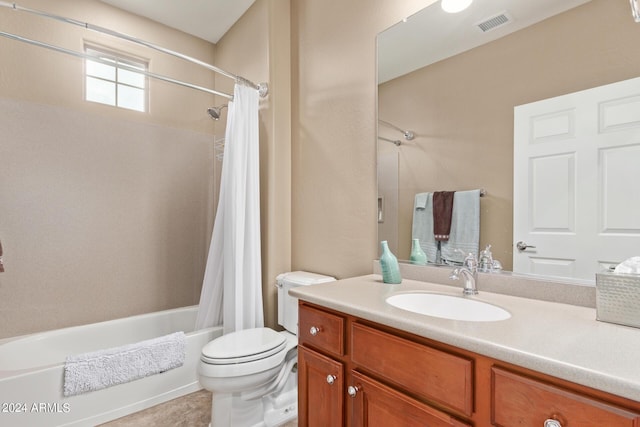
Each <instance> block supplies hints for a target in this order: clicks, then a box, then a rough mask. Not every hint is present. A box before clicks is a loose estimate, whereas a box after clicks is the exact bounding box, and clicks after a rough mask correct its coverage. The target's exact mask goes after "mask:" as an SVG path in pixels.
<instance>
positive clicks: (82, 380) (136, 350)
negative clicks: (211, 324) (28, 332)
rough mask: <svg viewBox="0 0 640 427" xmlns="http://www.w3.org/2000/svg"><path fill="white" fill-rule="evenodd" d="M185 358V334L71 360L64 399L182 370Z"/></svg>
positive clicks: (66, 367) (87, 354) (66, 370)
mask: <svg viewBox="0 0 640 427" xmlns="http://www.w3.org/2000/svg"><path fill="white" fill-rule="evenodd" d="M184 358H185V335H184V332H176V333H173V334H169V335H165V336H162V337H158V338H153V339H150V340H146V341H140V342H138V343H135V344H128V345H125V346H121V347H114V348H110V349H106V350H98V351H94V352H90V353H83V354H79V355H75V356H69V357H67V360H66V362H65V367H64V395H65V396H74V395H76V394H81V393H86V392H89V391H94V390H100V389H103V388H106V387H111V386H114V385H117V384H122V383H126V382H129V381H133V380H137V379H140V378H144V377H147V376H149V375H153V374H159V373H162V372H165V371H168V370H169V369H174V368H178V367H180V366H182V365H183V364H184Z"/></svg>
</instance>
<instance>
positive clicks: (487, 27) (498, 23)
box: [476, 12, 513, 33]
mask: <svg viewBox="0 0 640 427" xmlns="http://www.w3.org/2000/svg"><path fill="white" fill-rule="evenodd" d="M511 21H513V18H511V15H509V13H508V12H502V13H499V14H497V15H495V16H492V17H491V18H487V19H485V20H484V21H482V22H479V23H477V24H476V26H477V27H478V28H480V30H482V32H483V33H486V32H487V31H491V30H495V29H496V28H498V27H502V26H504V25H507V24H509V23H510V22H511Z"/></svg>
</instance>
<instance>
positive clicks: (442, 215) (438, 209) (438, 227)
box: [433, 191, 455, 242]
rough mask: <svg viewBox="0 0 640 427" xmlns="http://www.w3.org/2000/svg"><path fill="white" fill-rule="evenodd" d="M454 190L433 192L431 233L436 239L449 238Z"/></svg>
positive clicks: (443, 239)
mask: <svg viewBox="0 0 640 427" xmlns="http://www.w3.org/2000/svg"><path fill="white" fill-rule="evenodd" d="M454 193H455V192H454V191H436V192H435V193H433V234H434V236H435V239H436V240H438V241H441V242H442V241H447V240H449V233H450V232H451V213H452V210H453V195H454Z"/></svg>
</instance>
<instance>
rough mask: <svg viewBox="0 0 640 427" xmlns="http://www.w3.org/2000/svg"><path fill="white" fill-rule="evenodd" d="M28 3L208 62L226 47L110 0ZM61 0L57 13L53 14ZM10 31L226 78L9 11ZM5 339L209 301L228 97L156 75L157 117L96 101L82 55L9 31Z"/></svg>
mask: <svg viewBox="0 0 640 427" xmlns="http://www.w3.org/2000/svg"><path fill="white" fill-rule="evenodd" d="M20 5H22V6H25V7H30V8H34V9H39V10H46V11H50V12H53V13H56V14H60V15H65V16H69V17H73V18H75V19H78V20H82V21H88V22H91V23H92V24H96V25H100V26H104V27H108V28H112V29H114V30H116V31H120V32H123V33H126V34H130V35H133V36H135V37H139V38H142V39H145V40H149V41H152V42H154V43H157V44H159V45H162V46H165V47H168V48H169V49H173V50H176V51H180V52H184V53H186V54H188V55H191V56H194V57H197V58H199V59H202V60H203V61H206V62H210V63H211V62H214V60H215V46H214V45H212V44H210V43H207V42H205V41H203V40H200V39H197V38H194V37H191V36H187V35H185V34H183V33H181V32H179V31H174V30H170V29H168V28H167V27H164V26H162V25H158V24H155V23H153V22H151V21H148V20H145V19H141V18H139V17H136V16H133V15H130V14H126V13H122V12H120V11H118V10H117V9H114V8H111V7H109V6H107V5H105V4H104V3H101V2H98V1H97V0H85V1H74V0H58V1H56V2H50V1H44V0H25V1H24V2H20ZM53 6H55V10H53ZM0 27H1V28H2V29H3V30H4V31H9V32H13V33H16V34H20V35H23V36H25V37H29V38H33V39H37V40H41V41H44V42H47V43H50V44H54V45H59V46H62V47H65V48H67V49H71V50H75V51H82V49H83V40H87V41H91V42H93V43H99V44H102V45H105V46H108V47H110V48H113V49H117V50H122V51H125V52H128V53H130V54H133V55H137V56H140V57H144V58H148V59H149V60H150V71H152V72H154V73H158V74H164V75H169V76H171V77H174V78H177V79H181V80H185V81H189V82H191V83H195V84H198V85H202V86H206V87H213V85H214V83H215V80H214V76H213V73H211V72H210V71H207V70H204V69H203V68H200V67H197V66H195V65H192V64H188V63H186V62H185V61H182V60H179V59H176V58H172V57H167V55H163V54H160V53H157V52H155V51H151V50H149V49H146V48H142V47H139V46H136V45H133V44H131V43H127V42H123V41H118V40H117V39H114V38H112V37H108V36H104V35H101V34H98V33H96V32H91V31H87V30H83V29H82V28H80V27H73V26H71V25H68V24H64V23H60V22H55V21H52V20H47V19H45V18H41V17H36V16H33V15H28V14H25V13H22V12H16V11H12V10H10V9H6V8H0ZM0 52H1V56H2V60H1V61H0V76H1V77H0V101H1V105H2V109H3V110H2V115H1V119H0V120H1V125H0V135H1V136H0V182H1V183H2V184H1V186H0V188H2V191H0V239H1V240H2V244H3V248H4V252H5V255H4V262H5V266H6V272H5V273H2V274H0V337H7V336H14V335H19V334H24V333H29V332H33V331H39V330H46V329H54V328H58V327H64V326H70V325H76V324H83V323H90V322H95V321H99V320H105V319H111V318H117V317H123V316H127V315H131V314H138V313H144V312H149V311H156V310H161V309H166V308H172V307H179V306H185V305H190V304H195V303H197V301H198V298H199V295H200V287H201V284H202V274H203V271H204V262H205V259H206V258H205V257H206V250H207V248H208V241H209V238H210V235H211V224H212V217H213V201H214V200H213V194H214V188H213V175H214V170H213V168H214V167H215V164H214V161H213V144H212V139H213V133H214V132H215V125H214V123H213V122H212V121H211V119H209V118H208V116H207V115H206V113H205V110H206V108H207V107H209V106H211V105H212V104H213V103H214V96H213V95H211V94H207V93H202V92H198V91H194V90H192V89H186V88H181V87H180V88H179V87H176V86H174V85H170V84H167V83H164V82H159V81H155V80H151V81H150V82H149V86H150V94H151V95H150V108H149V113H147V114H145V113H138V112H131V111H125V110H120V109H116V108H113V107H109V106H104V105H100V104H95V103H87V102H85V101H84V100H83V76H82V73H83V62H82V60H81V59H78V58H74V57H71V56H67V55H64V54H61V53H57V52H52V51H49V50H46V49H43V48H39V47H35V46H30V45H27V44H24V43H20V42H17V41H13V40H8V39H5V38H2V39H0Z"/></svg>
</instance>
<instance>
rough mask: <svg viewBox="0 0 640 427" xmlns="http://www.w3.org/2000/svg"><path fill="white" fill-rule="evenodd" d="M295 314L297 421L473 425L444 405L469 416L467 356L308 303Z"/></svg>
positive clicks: (301, 423)
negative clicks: (412, 339)
mask: <svg viewBox="0 0 640 427" xmlns="http://www.w3.org/2000/svg"><path fill="white" fill-rule="evenodd" d="M299 313H300V314H299V316H300V319H299V326H298V340H299V346H298V396H299V402H298V425H299V426H301V427H304V426H309V427H315V426H322V427H325V426H330V427H340V426H353V427H356V426H385V427H387V426H403V427H404V426H407V427H409V426H429V427H470V426H471V424H468V423H465V422H464V421H461V420H460V419H458V418H457V417H455V416H452V415H451V414H449V413H447V412H445V411H444V410H442V408H451V410H452V412H456V411H457V412H464V413H467V414H468V415H471V413H472V403H473V399H472V376H473V372H472V362H471V361H470V360H468V359H465V358H461V357H457V356H453V355H450V354H448V353H444V352H442V351H438V350H435V349H432V348H430V347H428V346H425V345H422V344H419V343H416V342H413V341H411V340H407V339H404V338H399V337H397V336H394V335H392V334H389V333H387V332H384V331H380V330H378V329H376V328H374V327H371V326H370V325H367V324H362V323H360V322H359V321H358V320H357V319H355V318H352V317H350V316H347V315H343V314H340V313H336V312H331V311H327V310H323V309H321V308H319V307H315V306H312V305H309V304H307V303H301V304H300V310H299ZM345 379H346V380H345ZM431 402H433V403H431Z"/></svg>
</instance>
